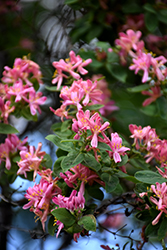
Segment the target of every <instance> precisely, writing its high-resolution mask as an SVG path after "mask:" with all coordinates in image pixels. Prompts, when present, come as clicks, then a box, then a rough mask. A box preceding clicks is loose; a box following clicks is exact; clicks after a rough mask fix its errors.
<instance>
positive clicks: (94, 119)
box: [87, 112, 110, 148]
mask: <svg viewBox="0 0 167 250" xmlns="http://www.w3.org/2000/svg"><path fill="white" fill-rule="evenodd" d="M88 123H89V129H90V130H91V132H92V135H91V136H89V137H88V138H87V139H91V146H92V147H93V148H97V145H98V140H100V141H102V139H101V138H100V137H98V134H99V133H102V135H103V131H105V130H106V129H107V128H109V125H110V123H109V122H105V123H104V124H101V117H100V115H99V114H98V113H97V112H96V113H95V114H94V115H92V116H91V117H90V120H88Z"/></svg>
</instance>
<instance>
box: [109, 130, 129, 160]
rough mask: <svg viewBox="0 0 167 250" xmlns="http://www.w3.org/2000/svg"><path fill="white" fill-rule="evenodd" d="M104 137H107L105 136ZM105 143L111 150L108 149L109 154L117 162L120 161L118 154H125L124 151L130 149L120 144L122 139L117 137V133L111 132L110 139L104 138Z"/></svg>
mask: <svg viewBox="0 0 167 250" xmlns="http://www.w3.org/2000/svg"><path fill="white" fill-rule="evenodd" d="M105 139H107V138H106V137H105ZM106 143H107V144H108V145H109V146H110V148H111V149H112V151H109V152H108V153H109V156H110V157H111V158H112V157H113V159H114V161H115V163H117V162H121V161H122V159H121V156H120V155H125V152H126V151H128V150H130V148H127V147H124V146H122V139H121V138H120V137H119V135H118V134H117V133H111V141H110V140H109V139H108V140H106Z"/></svg>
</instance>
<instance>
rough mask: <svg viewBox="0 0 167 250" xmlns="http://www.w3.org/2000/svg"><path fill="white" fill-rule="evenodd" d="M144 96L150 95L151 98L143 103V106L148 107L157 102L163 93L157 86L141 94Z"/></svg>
mask: <svg viewBox="0 0 167 250" xmlns="http://www.w3.org/2000/svg"><path fill="white" fill-rule="evenodd" d="M141 93H142V94H143V95H149V96H150V97H149V98H147V99H146V100H145V101H144V102H143V104H142V105H143V106H144V107H145V106H147V105H149V104H151V103H152V102H155V101H156V100H157V98H159V97H160V96H161V95H162V93H161V88H160V87H159V86H155V87H152V88H151V89H150V90H148V91H142V92H141Z"/></svg>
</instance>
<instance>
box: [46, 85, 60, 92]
mask: <svg viewBox="0 0 167 250" xmlns="http://www.w3.org/2000/svg"><path fill="white" fill-rule="evenodd" d="M45 89H47V90H49V91H52V92H60V89H57V86H46V85H45Z"/></svg>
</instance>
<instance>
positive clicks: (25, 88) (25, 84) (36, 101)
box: [0, 58, 47, 123]
mask: <svg viewBox="0 0 167 250" xmlns="http://www.w3.org/2000/svg"><path fill="white" fill-rule="evenodd" d="M4 69H5V70H4V71H3V77H2V83H1V84H0V116H1V120H2V121H3V122H4V123H8V116H9V114H10V113H12V114H16V115H17V116H18V115H19V114H18V113H17V110H19V108H20V107H21V109H22V110H23V109H27V108H28V107H29V109H30V113H31V115H32V116H34V115H35V114H36V113H37V111H38V112H39V113H41V109H40V107H39V105H41V104H43V103H44V102H45V101H46V99H47V98H46V97H45V96H42V92H36V90H35V88H34V86H33V84H34V83H35V82H36V83H37V84H38V85H39V84H42V80H41V78H42V74H41V71H40V68H39V65H38V64H36V63H35V62H33V61H31V60H29V59H27V58H23V59H21V58H16V59H15V61H14V65H13V68H10V67H8V66H5V68H4Z"/></svg>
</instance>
